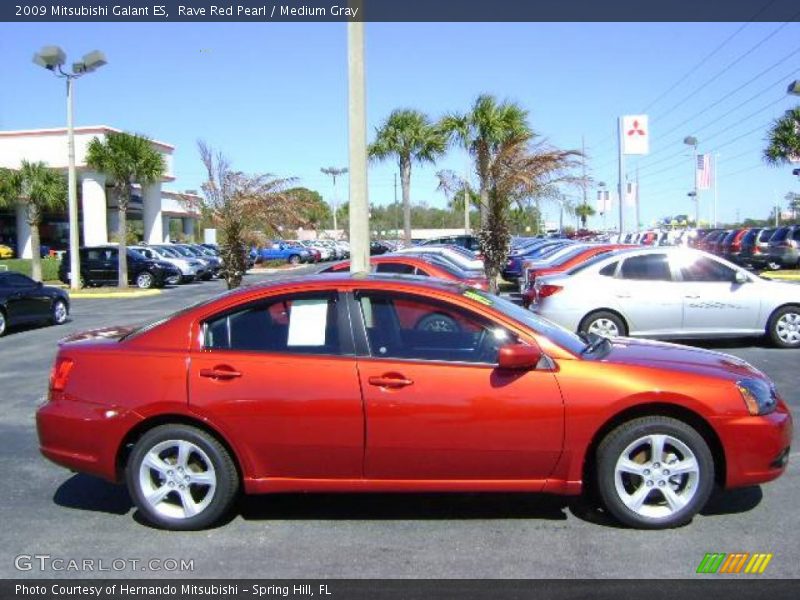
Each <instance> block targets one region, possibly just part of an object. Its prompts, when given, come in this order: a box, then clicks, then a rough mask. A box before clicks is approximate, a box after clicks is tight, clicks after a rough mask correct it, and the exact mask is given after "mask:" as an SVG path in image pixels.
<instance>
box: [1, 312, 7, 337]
mask: <svg viewBox="0 0 800 600" xmlns="http://www.w3.org/2000/svg"><path fill="white" fill-rule="evenodd" d="M5 332H6V316H5V315H4V314H3V311H2V310H0V335H3V334H4V333H5Z"/></svg>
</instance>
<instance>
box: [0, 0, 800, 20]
mask: <svg viewBox="0 0 800 600" xmlns="http://www.w3.org/2000/svg"><path fill="white" fill-rule="evenodd" d="M798 19H800V3H798V1H797V0H338V1H337V0H216V1H215V0H127V2H125V1H124V0H119V1H118V2H114V1H113V0H112V1H110V2H109V1H104V0H83V1H81V0H40V1H36V0H3V2H0V21H9V22H23V21H25V22H45V21H74V22H91V21H109V22H110V21H124V22H214V21H217V22H271V21H280V22H296V23H302V22H312V21H331V22H347V21H372V22H378V21H383V22H391V21H394V22H396V21H421V22H424V21H495V22H497V21H540V22H555V21H562V22H563V21H574V22H592V21H594V22H670V21H675V22H678V21H683V22H715V21H716V22H722V21H737V22H738V21H742V22H746V21H781V22H782V21H797V20H798Z"/></svg>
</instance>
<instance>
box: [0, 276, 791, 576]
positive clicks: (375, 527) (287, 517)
mask: <svg viewBox="0 0 800 600" xmlns="http://www.w3.org/2000/svg"><path fill="white" fill-rule="evenodd" d="M258 277H260V276H249V279H250V280H253V279H256V278H258ZM222 290H223V284H222V283H221V282H211V283H203V284H192V285H187V286H181V287H178V288H174V289H170V290H166V291H165V292H164V293H163V294H161V295H158V296H152V297H144V298H133V299H117V300H101V299H75V300H74V302H73V309H72V314H71V319H70V321H68V322H67V324H65V325H63V326H61V327H42V328H36V329H26V330H22V331H12V332H9V334H8V335H7V336H6V337H4V338H2V339H0V414H1V415H2V417H0V439H2V447H3V451H2V454H0V473H2V477H3V481H5V484H4V485H3V486H2V490H3V491H2V494H0V520H2V522H3V527H2V528H1V529H0V548H2V550H0V577H31V576H33V577H64V576H70V577H78V576H89V577H91V576H102V577H113V576H121V577H131V576H135V577H161V576H169V577H176V576H192V577H231V578H247V577H260V578H295V577H306V578H347V577H357V578H361V577H369V578H398V577H412V578H413V577H423V578H461V577H470V578H473V577H474V578H488V577H499V578H506V577H508V578H561V577H570V578H592V577H636V578H640V577H641V578H687V577H693V576H695V570H696V568H697V566H698V564H699V563H700V561H701V559H702V558H703V556H704V554H705V553H707V552H726V553H731V552H751V553H752V552H769V553H773V554H774V557H773V559H772V561H771V563H770V564H769V568H768V569H767V572H766V574H765V576H769V577H798V576H800V536H798V535H797V532H798V531H800V510H799V509H798V499H799V498H800V476H799V474H800V468H799V467H798V461H800V456H799V455H798V452H797V448H800V444H798V443H797V438H798V434H797V427H796V430H795V431H796V432H795V443H794V448H795V450H793V454H792V459H791V460H790V466H789V469H788V471H787V473H786V474H785V475H784V476H783V477H782V478H781V479H779V480H778V481H776V482H774V483H772V484H768V485H766V486H763V488H748V489H744V490H738V491H734V492H728V493H724V494H720V495H718V496H717V497H716V498H715V499H714V500H713V501H712V503H711V504H710V505H709V507H708V508H707V509H706V510H705V511H704V513H703V514H702V515H701V516H699V517H697V518H696V519H695V520H694V521H693V522H692V523H691V524H690V525H689V526H687V527H683V528H680V529H675V530H668V531H653V532H646V531H632V530H627V529H622V528H620V527H618V526H616V525H615V524H613V523H611V522H609V521H608V520H607V519H606V518H605V516H604V515H603V514H602V513H601V512H599V511H596V510H593V509H591V508H588V507H587V506H585V505H584V504H583V503H582V502H580V501H569V500H567V499H564V498H559V497H554V496H544V495H525V494H451V495H447V494H413V495H399V494H398V495H388V494H376V495H353V494H340V495H332V494H308V495H299V494H287V495H276V496H261V497H252V498H245V499H243V500H242V501H241V502H240V505H239V507H238V510H237V513H236V514H235V515H234V516H233V517H232V518H231V520H230V521H229V522H228V523H226V524H225V525H223V526H221V527H219V528H216V529H213V530H209V531H201V532H193V533H175V532H164V531H159V530H156V529H152V528H150V527H148V526H146V525H143V524H142V523H141V522H140V520H139V519H138V518H137V515H136V514H135V512H136V511H135V509H134V508H133V507H132V504H131V502H130V500H129V498H128V495H127V493H126V491H125V488H124V487H118V486H114V485H111V484H108V483H105V482H103V481H100V480H97V479H94V478H92V477H88V476H84V475H76V474H72V473H69V472H68V471H66V470H64V469H62V468H60V467H57V466H55V465H53V464H51V463H49V462H47V461H45V460H44V459H43V458H42V457H41V456H40V455H39V452H38V445H37V440H36V432H35V427H34V420H33V416H34V412H35V409H36V406H37V404H38V403H39V402H40V399H41V398H42V397H43V395H44V394H45V391H46V387H47V377H48V373H49V368H50V365H51V362H52V360H53V357H54V354H55V351H56V342H57V340H58V339H59V338H61V337H63V336H65V335H67V334H68V333H71V332H74V331H79V330H83V329H88V328H94V327H102V326H106V325H112V324H125V323H136V322H141V321H145V320H148V319H151V318H155V317H157V316H159V315H163V314H165V313H168V312H171V311H173V310H176V309H178V308H181V307H183V306H185V305H187V304H189V303H191V302H194V301H196V300H199V299H201V298H203V297H207V296H210V295H212V294H215V293H219V292H221V291H222ZM704 347H708V348H713V349H717V350H720V351H723V352H728V353H730V354H734V355H736V356H739V357H741V358H744V359H746V360H748V361H750V362H751V363H753V364H754V365H755V366H756V367H758V368H760V369H762V370H763V371H765V372H766V373H767V374H768V375H770V376H771V377H772V378H773V380H774V381H775V382H776V383H777V385H778V387H779V389H780V390H781V392H782V394H783V395H784V397H785V398H786V400H787V401H788V402H789V404H790V405H791V407H792V409H793V411H794V413H795V415H798V414H800V385H798V384H800V380H798V376H797V373H798V365H800V352H797V351H789V350H777V349H773V348H770V347H769V346H767V345H765V344H763V343H759V342H753V341H730V342H716V343H713V344H711V343H708V344H704ZM19 555H50V557H52V558H60V559H76V560H79V561H80V560H84V559H88V560H92V559H94V560H99V559H101V558H103V559H105V560H106V561H111V560H113V559H122V560H124V561H126V562H127V565H126V567H125V568H124V569H122V570H120V571H107V572H100V573H98V572H94V573H92V572H84V573H77V572H64V571H55V570H45V571H41V570H39V568H38V566H37V565H36V564H35V563H34V565H33V569H32V570H31V571H20V570H18V569H17V568H16V567H15V557H18V556H19ZM150 559H161V560H163V559H178V560H180V559H188V560H193V570H192V571H187V572H183V573H180V572H172V571H164V570H161V571H159V570H155V571H153V570H148V571H143V570H142V563H138V564H137V566H136V567H133V566H132V563H130V561H132V560H140V561H142V562H146V561H148V560H150ZM16 562H19V561H16ZM23 564H24V561H23ZM106 564H109V563H106ZM707 577H708V576H707Z"/></svg>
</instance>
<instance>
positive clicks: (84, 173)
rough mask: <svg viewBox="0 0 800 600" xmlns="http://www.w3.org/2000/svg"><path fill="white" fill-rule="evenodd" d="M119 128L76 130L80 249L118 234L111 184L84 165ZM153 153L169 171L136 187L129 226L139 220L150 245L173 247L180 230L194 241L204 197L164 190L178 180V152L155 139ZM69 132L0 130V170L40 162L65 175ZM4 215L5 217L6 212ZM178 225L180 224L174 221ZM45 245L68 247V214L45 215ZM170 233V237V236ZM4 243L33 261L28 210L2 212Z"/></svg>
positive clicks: (0, 224) (0, 228) (0, 236)
mask: <svg viewBox="0 0 800 600" xmlns="http://www.w3.org/2000/svg"><path fill="white" fill-rule="evenodd" d="M119 131H120V130H119V129H114V128H113V127H108V126H105V125H99V126H93V127H76V128H75V165H76V170H77V181H78V220H79V228H80V238H81V245H85V246H97V245H100V244H106V243H108V242H109V238H110V235H111V234H114V233H116V231H117V223H118V205H117V203H116V200H115V198H114V194H113V193H112V191H111V184H112V182H111V181H109V180H108V179H107V178H106V176H105V175H104V174H102V173H98V172H96V171H93V170H92V169H91V168H89V167H88V166H87V164H86V150H87V147H88V145H89V142H91V140H92V139H94V138H99V139H100V140H103V139H104V138H105V136H106V135H108V134H109V133H110V132H119ZM151 143H152V144H153V148H155V149H156V150H157V151H158V152H160V153H161V154H162V155H163V156H164V161H165V163H166V166H167V169H166V173H165V174H164V176H163V177H162V179H161V181H158V182H156V183H154V184H152V185H147V186H135V188H134V192H133V194H132V196H131V199H130V201H129V203H128V210H127V213H126V214H127V218H128V220H129V222H135V221H141V222H142V230H143V241H145V242H147V243H150V244H157V243H164V242H169V241H170V237H172V236H174V235H175V233H176V231H177V233H179V234H180V235H181V236H182V237H185V238H194V237H195V231H196V229H197V220H198V219H199V217H200V215H199V214H198V212H197V206H198V202H199V200H200V198H199V197H198V196H197V195H196V194H195V193H193V192H178V191H170V190H167V189H165V187H164V185H165V184H169V183H170V182H172V181H174V180H175V176H174V174H173V170H172V154H173V152H174V150H175V147H174V146H172V145H170V144H167V143H164V142H159V141H156V140H152V141H151ZM67 156H68V152H67V130H66V129H65V128H58V129H31V130H25V131H0V167H6V168H9V169H19V167H20V163H21V162H22V161H23V160H27V161H29V162H38V161H42V162H44V163H46V164H47V165H48V166H49V167H52V168H56V169H59V170H62V171H63V172H64V173H65V174H66V172H67V165H68V159H67ZM4 211H5V212H4ZM176 221H177V222H176ZM39 229H40V234H41V243H42V246H46V247H48V248H51V249H54V250H64V249H66V248H67V247H68V245H69V243H68V240H69V227H68V219H67V213H66V210H64V211H62V212H57V213H51V214H46V215H44V218H43V222H42V225H41V226H40V228H39ZM171 231H172V234H171V233H170V232H171ZM0 243H2V244H6V245H9V246H13V247H14V250H15V252H16V255H17V256H19V257H22V258H31V257H32V256H33V248H32V245H31V231H30V227H29V226H28V224H27V221H26V219H25V209H24V207H21V206H17V207H16V208H11V209H0Z"/></svg>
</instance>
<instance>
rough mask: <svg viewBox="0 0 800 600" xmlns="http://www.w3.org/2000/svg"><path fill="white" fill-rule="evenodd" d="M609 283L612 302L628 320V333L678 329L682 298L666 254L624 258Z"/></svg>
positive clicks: (649, 332)
mask: <svg viewBox="0 0 800 600" xmlns="http://www.w3.org/2000/svg"><path fill="white" fill-rule="evenodd" d="M611 281H613V283H611ZM611 281H610V282H609V285H611V286H613V292H612V293H613V296H614V299H615V300H616V302H617V303H618V306H619V308H620V310H621V311H622V313H623V314H624V315H625V317H626V319H627V321H628V329H629V333H630V334H632V335H659V334H674V333H675V332H676V331H679V330H680V328H681V324H682V322H683V296H682V293H681V288H680V285H678V284H677V282H675V281H674V280H673V274H672V271H671V268H670V265H669V263H668V261H667V257H666V255H665V254H642V255H638V256H633V257H630V258H626V259H625V260H623V261H622V264H621V265H620V268H619V274H618V276H617V278H616V279H614V280H611Z"/></svg>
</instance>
